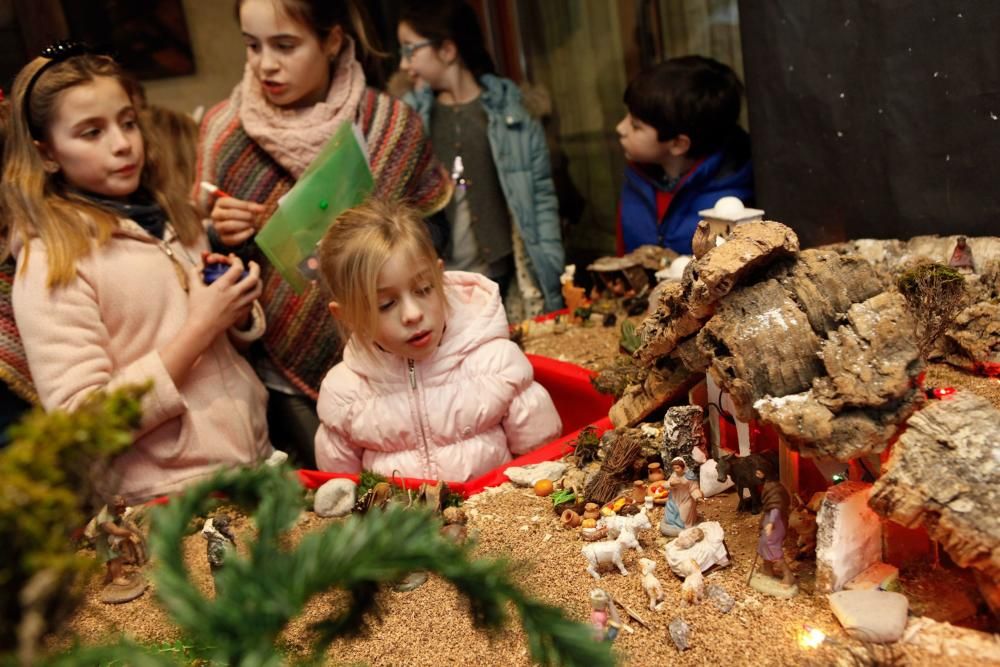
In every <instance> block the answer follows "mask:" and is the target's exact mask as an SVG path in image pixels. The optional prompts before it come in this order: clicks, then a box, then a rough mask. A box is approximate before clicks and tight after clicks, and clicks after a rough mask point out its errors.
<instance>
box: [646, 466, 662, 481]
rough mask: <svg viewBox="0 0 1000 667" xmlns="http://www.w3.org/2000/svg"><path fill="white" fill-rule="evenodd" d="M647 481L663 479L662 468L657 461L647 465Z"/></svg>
mask: <svg viewBox="0 0 1000 667" xmlns="http://www.w3.org/2000/svg"><path fill="white" fill-rule="evenodd" d="M648 468H649V483H650V484H652V483H653V482H660V481H662V480H663V468H662V467H661V466H660V464H659V463H650V464H649V466H648Z"/></svg>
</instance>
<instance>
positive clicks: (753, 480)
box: [717, 452, 777, 514]
mask: <svg viewBox="0 0 1000 667" xmlns="http://www.w3.org/2000/svg"><path fill="white" fill-rule="evenodd" d="M762 462H763V463H764V464H766V465H767V466H769V467H771V468H772V469H776V468H777V456H776V455H775V454H774V452H767V453H765V454H750V455H749V456H733V455H732V454H723V455H722V456H720V457H719V460H718V462H717V463H718V471H719V482H720V483H724V482H725V481H726V477H732V478H733V483H734V484H735V485H736V493H737V496H738V497H739V499H740V502H739V504H738V505H737V506H736V511H737V512H746V511H748V510H749V511H750V513H752V514H760V485H761V481H760V480H759V479H757V477H756V476H755V475H754V471H755V470H756V469H757V466H758V465H760V463H762ZM743 489H749V491H750V498H749V499H747V498H744V497H743ZM748 505H749V507H748Z"/></svg>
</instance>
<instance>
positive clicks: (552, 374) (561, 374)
mask: <svg viewBox="0 0 1000 667" xmlns="http://www.w3.org/2000/svg"><path fill="white" fill-rule="evenodd" d="M527 356H528V360H529V361H530V362H531V365H532V367H533V368H534V371H535V380H536V381H538V383H539V384H541V385H542V386H543V387H545V388H546V389H547V390H548V392H549V395H550V396H552V402H553V403H555V406H556V410H558V411H559V416H560V417H561V418H562V423H563V435H562V437H560V438H558V439H557V440H553V441H552V442H550V443H548V444H546V445H543V446H542V447H539V448H538V449H536V450H534V451H532V452H529V453H528V454H525V455H524V456H519V457H517V458H516V459H514V460H512V461H510V462H509V463H507V464H505V465H503V466H501V467H499V468H496V469H494V470H491V471H489V472H488V473H486V474H484V475H482V476H481V477H478V478H476V479H472V480H469V481H468V482H464V483H463V482H447V484H448V488H449V490H450V491H451V492H452V493H458V494H460V495H461V496H462V497H465V498H467V497H469V496H471V495H474V494H476V493H479V492H480V491H482V490H483V489H485V488H487V487H490V486H498V485H500V484H503V483H504V482H506V481H507V476H506V475H505V474H504V473H503V471H504V470H506V469H507V468H509V467H510V466H521V465H528V464H530V463H539V462H541V461H552V460H555V459H558V458H561V457H562V456H564V455H565V454H567V453H569V452H570V451H571V450H572V449H573V445H572V444H571V443H572V442H573V441H574V440H576V438H577V436H579V433H580V431H581V430H582V429H583V428H584V427H585V426H589V425H593V426H594V427H595V428H597V432H598V435H600V434H602V433H604V431H607V430H608V429H610V428H611V420H610V419H608V417H607V414H608V410H610V409H611V405H612V404H613V403H614V399H613V398H612V397H611V396H607V395H605V394H600V393H598V392H597V390H596V389H594V387H593V385H591V384H590V378H591V376H593V375H594V374H593V372H591V371H588V370H587V369H585V368H581V367H580V366H577V365H575V364H569V363H566V362H564V361H558V360H556V359H550V358H549V357H540V356H537V355H533V354H529V355H527ZM334 478H347V479H353V480H355V481H357V479H358V476H357V475H345V474H337V473H329V472H320V471H318V470H299V479H300V480H301V482H302V484H303V485H304V486H306V487H307V488H310V489H314V488H317V487H319V486H322V485H323V483H324V482H326V481H328V480H331V479H334ZM392 481H393V483H395V484H398V485H399V486H402V487H403V488H405V489H416V488H418V487H419V486H420V484H422V483H424V482H429V483H434V482H435V481H436V480H425V479H415V478H409V477H407V478H399V477H397V478H395V479H393V480H392ZM446 481H447V480H446Z"/></svg>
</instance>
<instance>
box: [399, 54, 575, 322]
mask: <svg viewBox="0 0 1000 667" xmlns="http://www.w3.org/2000/svg"><path fill="white" fill-rule="evenodd" d="M479 85H480V86H482V88H483V92H482V95H480V97H479V99H480V101H481V102H482V104H483V108H484V109H485V110H486V115H487V117H488V119H489V120H488V125H487V130H486V131H487V134H488V135H489V142H490V149H491V150H492V153H493V162H494V163H495V164H496V167H497V175H498V176H499V177H500V187H501V189H502V190H503V193H504V197H505V198H506V199H507V206H508V208H509V209H510V211H511V214H512V216H513V220H514V222H515V223H516V224H517V228H518V231H520V232H521V237H522V238H523V239H524V245H525V248H526V249H527V251H528V256H529V257H530V258H531V264H532V266H533V267H534V270H535V280H537V281H538V286H539V287H540V288H541V290H542V294H543V295H544V297H545V310H547V311H552V310H558V309H559V308H562V307H563V298H562V287H561V285H560V284H559V276H560V275H562V272H563V268H564V265H565V263H566V253H565V250H564V248H563V243H562V231H561V228H560V225H559V202H558V200H557V199H556V191H555V186H554V185H553V184H552V173H551V170H550V169H549V149H548V146H547V145H546V143H545V132H544V130H543V129H542V125H541V123H539V122H538V121H537V120H535V119H534V118H532V117H531V116H530V115H529V114H528V112H527V111H526V110H525V108H524V106H523V105H522V104H521V91H520V89H518V87H517V84H515V83H514V82H513V81H511V80H509V79H501V78H499V77H496V76H493V75H492V74H486V75H484V76H483V77H482V78H481V79H480V80H479ZM403 101H404V102H406V103H407V104H409V105H410V106H411V107H413V108H414V109H415V110H416V111H417V112H418V113H419V114H420V116H421V117H422V118H423V119H424V127H425V128H429V127H430V119H431V107H432V106H433V104H434V92H433V91H432V90H431V89H430V88H429V87H427V86H424V87H423V88H420V89H419V90H414V91H411V92H409V93H407V94H406V95H404V96H403Z"/></svg>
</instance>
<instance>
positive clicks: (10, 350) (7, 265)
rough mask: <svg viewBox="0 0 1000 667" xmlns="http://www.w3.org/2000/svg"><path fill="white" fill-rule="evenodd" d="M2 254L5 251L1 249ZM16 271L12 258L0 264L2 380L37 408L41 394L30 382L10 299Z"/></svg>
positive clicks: (26, 361) (0, 363)
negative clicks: (39, 394)
mask: <svg viewBox="0 0 1000 667" xmlns="http://www.w3.org/2000/svg"><path fill="white" fill-rule="evenodd" d="M0 252H3V249H2V248H0ZM16 270H17V267H15V266H14V258H13V257H9V256H8V257H7V258H6V259H4V260H3V262H0V380H3V381H4V382H5V383H6V384H7V386H8V387H10V389H11V391H13V392H14V393H15V394H17V395H18V396H20V397H21V398H23V399H24V400H25V401H27V402H28V403H32V404H34V405H38V393H37V392H36V391H35V385H34V383H33V382H32V381H31V371H29V370H28V358H27V357H26V356H25V354H24V344H23V343H21V334H20V333H18V330H17V323H16V322H15V321H14V306H13V304H12V303H11V299H10V292H11V288H13V286H14V273H15V271H16Z"/></svg>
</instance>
